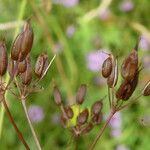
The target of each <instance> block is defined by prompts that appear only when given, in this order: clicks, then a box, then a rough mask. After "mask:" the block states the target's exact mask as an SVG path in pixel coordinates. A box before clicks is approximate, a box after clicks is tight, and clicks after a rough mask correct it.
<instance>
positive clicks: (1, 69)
mask: <svg viewBox="0 0 150 150" xmlns="http://www.w3.org/2000/svg"><path fill="white" fill-rule="evenodd" d="M7 64H8V60H7V52H6V46H5V43H4V41H0V76H3V75H4V74H5V73H6V70H7Z"/></svg>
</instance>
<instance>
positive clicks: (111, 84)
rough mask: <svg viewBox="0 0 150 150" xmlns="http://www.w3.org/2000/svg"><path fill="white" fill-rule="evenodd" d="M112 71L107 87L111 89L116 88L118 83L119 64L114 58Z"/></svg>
mask: <svg viewBox="0 0 150 150" xmlns="http://www.w3.org/2000/svg"><path fill="white" fill-rule="evenodd" d="M112 62H113V63H112V65H113V66H112V71H111V74H110V76H109V77H108V78H107V85H108V87H109V88H112V87H115V85H116V84H117V81H118V63H117V59H115V58H113V61H112Z"/></svg>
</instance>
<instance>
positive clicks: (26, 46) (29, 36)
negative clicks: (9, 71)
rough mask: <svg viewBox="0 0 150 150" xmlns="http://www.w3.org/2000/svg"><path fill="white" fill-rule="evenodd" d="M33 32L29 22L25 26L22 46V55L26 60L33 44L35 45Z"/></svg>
mask: <svg viewBox="0 0 150 150" xmlns="http://www.w3.org/2000/svg"><path fill="white" fill-rule="evenodd" d="M33 37H34V36H33V30H32V28H31V25H30V23H29V22H26V23H25V25H24V31H23V40H22V44H21V53H22V56H23V58H22V59H24V58H26V56H27V55H28V53H29V52H30V51H31V48H32V44H33Z"/></svg>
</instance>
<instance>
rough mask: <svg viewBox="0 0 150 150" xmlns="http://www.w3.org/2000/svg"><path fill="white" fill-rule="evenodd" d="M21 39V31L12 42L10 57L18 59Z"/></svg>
mask: <svg viewBox="0 0 150 150" xmlns="http://www.w3.org/2000/svg"><path fill="white" fill-rule="evenodd" d="M22 40H23V33H20V34H19V35H18V36H17V37H16V39H15V41H14V43H13V46H12V49H11V58H12V59H13V60H18V59H19V54H20V52H21V44H22Z"/></svg>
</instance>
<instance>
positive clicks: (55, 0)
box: [52, 0, 79, 7]
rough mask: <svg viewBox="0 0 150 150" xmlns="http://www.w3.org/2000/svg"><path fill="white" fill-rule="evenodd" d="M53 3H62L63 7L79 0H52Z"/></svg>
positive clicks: (74, 4)
mask: <svg viewBox="0 0 150 150" xmlns="http://www.w3.org/2000/svg"><path fill="white" fill-rule="evenodd" d="M52 2H53V3H54V4H62V5H64V6H65V7H73V6H76V5H77V4H78V3H79V0H52Z"/></svg>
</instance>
